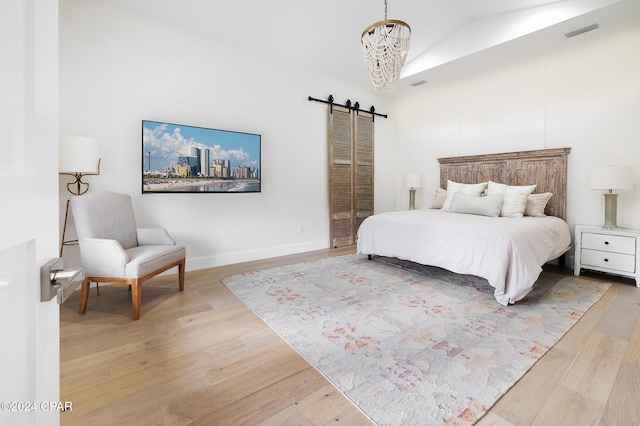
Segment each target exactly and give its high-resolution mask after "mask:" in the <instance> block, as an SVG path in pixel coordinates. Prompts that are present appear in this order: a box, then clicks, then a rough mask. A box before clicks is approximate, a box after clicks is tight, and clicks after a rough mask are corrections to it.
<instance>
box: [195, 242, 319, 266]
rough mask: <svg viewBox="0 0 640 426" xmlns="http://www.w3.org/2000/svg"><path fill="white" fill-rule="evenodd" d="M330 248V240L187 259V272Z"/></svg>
mask: <svg viewBox="0 0 640 426" xmlns="http://www.w3.org/2000/svg"><path fill="white" fill-rule="evenodd" d="M326 248H329V241H328V240H319V241H310V242H306V243H301V244H289V245H285V246H276V247H265V248H260V249H255V250H246V251H237V252H232V253H223V254H219V255H214V256H206V257H198V258H192V259H190V258H189V257H187V268H186V270H187V271H197V270H199V269H207V268H215V267H216V266H223V265H231V264H234V263H241V262H250V261H253V260H261V259H268V258H271V257H278V256H286V255H289V254H297V253H305V252H308V251H314V250H322V249H326Z"/></svg>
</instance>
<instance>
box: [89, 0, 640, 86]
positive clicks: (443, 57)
mask: <svg viewBox="0 0 640 426" xmlns="http://www.w3.org/2000/svg"><path fill="white" fill-rule="evenodd" d="M99 1H101V2H104V3H108V4H111V5H113V6H116V7H119V8H123V9H126V10H129V11H132V12H135V13H138V14H141V15H145V16H147V17H150V18H153V19H156V20H159V21H161V22H164V23H166V24H171V25H175V26H178V27H182V28H188V29H190V30H192V31H194V32H197V33H200V34H203V35H206V36H210V37H212V38H214V39H216V40H219V41H222V42H225V43H228V44H230V45H235V46H238V47H241V48H243V49H248V50H252V51H256V52H257V53H260V54H264V55H266V56H268V57H273V58H276V59H279V60H282V61H284V62H287V63H289V64H291V65H293V66H296V67H300V68H304V69H309V70H312V71H313V72H316V73H319V74H323V75H327V76H332V77H336V78H339V79H342V80H346V81H349V82H352V83H355V84H358V85H360V86H363V87H369V88H371V90H373V88H372V86H371V84H370V81H369V76H368V73H367V69H366V67H365V65H364V62H363V60H362V53H361V45H360V36H361V34H362V31H363V30H364V29H365V28H366V27H367V26H368V25H370V24H372V23H374V22H376V21H380V20H383V19H384V0H315V1H312V0H269V1H265V0H233V1H229V0H179V1H176V0H99ZM387 17H388V19H399V20H403V21H405V22H407V23H408V24H409V25H410V26H411V30H412V36H411V47H410V50H409V55H408V57H407V62H406V63H405V66H404V68H403V73H402V76H401V80H400V83H399V84H398V88H397V89H396V91H395V92H394V93H395V94H396V95H402V94H406V93H411V92H412V91H416V90H420V89H421V88H423V87H428V86H433V85H437V84H440V83H443V82H447V81H450V80H451V79H455V78H462V77H466V76H470V75H473V74H476V73H479V72H483V71H487V70H490V69H492V68H496V67H500V66H505V65H508V64H509V63H513V62H515V61H518V60H522V59H525V58H527V57H531V56H534V55H539V54H544V53H548V52H552V51H556V50H559V49H562V48H564V47H568V46H571V45H575V44H577V43H582V42H585V41H589V40H592V39H594V38H597V37H602V36H604V35H606V34H611V33H612V32H615V31H619V30H621V29H625V28H628V27H631V26H639V25H640V0H563V1H558V0H389V2H388V13H387ZM592 24H597V25H598V29H597V30H594V31H590V32H585V33H583V34H580V35H577V36H575V37H570V38H568V37H566V36H565V33H568V32H571V31H574V30H579V29H581V28H583V27H586V26H589V25H592ZM212 54H215V53H214V52H212ZM423 81H424V82H427V83H425V84H421V85H417V86H416V85H415V84H416V83H418V82H423Z"/></svg>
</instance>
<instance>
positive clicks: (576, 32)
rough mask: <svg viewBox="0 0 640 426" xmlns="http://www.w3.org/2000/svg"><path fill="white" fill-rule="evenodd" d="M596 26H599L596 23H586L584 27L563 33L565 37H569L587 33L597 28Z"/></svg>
mask: <svg viewBox="0 0 640 426" xmlns="http://www.w3.org/2000/svg"><path fill="white" fill-rule="evenodd" d="M598 28H600V26H599V25H598V24H591V25H587V26H586V27H582V28H578V29H577V30H573V31H569V32H568V33H564V36H565V37H566V38H571V37H575V36H577V35H580V34H584V33H588V32H589V31H593V30H597V29H598Z"/></svg>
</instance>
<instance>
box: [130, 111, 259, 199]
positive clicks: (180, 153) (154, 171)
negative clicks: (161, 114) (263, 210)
mask: <svg viewBox="0 0 640 426" xmlns="http://www.w3.org/2000/svg"><path fill="white" fill-rule="evenodd" d="M260 180H261V170H260V135H257V134H252V133H241V132H233V131H229V130H218V129H208V128H204V127H195V126H185V125H180V124H172V123H163V122H158V121H149V120H143V121H142V193H143V194H148V193H157V192H187V193H190V192H225V193H226V192H260Z"/></svg>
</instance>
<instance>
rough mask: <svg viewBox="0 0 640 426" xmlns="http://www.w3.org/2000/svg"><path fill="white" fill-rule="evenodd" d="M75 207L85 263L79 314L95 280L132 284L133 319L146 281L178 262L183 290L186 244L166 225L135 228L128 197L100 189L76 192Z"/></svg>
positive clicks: (73, 205)
mask: <svg viewBox="0 0 640 426" xmlns="http://www.w3.org/2000/svg"><path fill="white" fill-rule="evenodd" d="M71 210H72V212H73V217H74V222H75V225H76V231H77V233H78V243H79V245H80V259H81V261H82V266H84V267H85V278H84V281H83V282H82V291H81V295H80V313H81V314H84V313H85V312H86V310H87V303H88V300H89V285H90V283H91V282H96V283H101V282H105V283H113V284H128V285H129V286H130V288H131V303H132V306H133V319H134V320H137V319H139V318H140V304H141V301H142V283H143V282H144V281H145V280H148V279H149V278H152V277H153V276H155V275H157V274H159V273H161V272H164V271H166V270H169V269H171V268H173V267H176V266H177V267H178V287H179V290H180V291H182V290H184V273H185V253H186V252H185V248H184V247H183V246H180V245H176V243H175V241H174V240H173V239H172V238H171V237H170V236H169V234H168V233H167V231H166V230H165V229H162V228H137V227H136V221H135V216H134V213H133V207H132V204H131V197H130V196H129V195H126V194H117V193H114V192H107V191H101V192H100V191H96V192H92V193H87V194H85V195H82V196H75V197H72V198H71Z"/></svg>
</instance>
